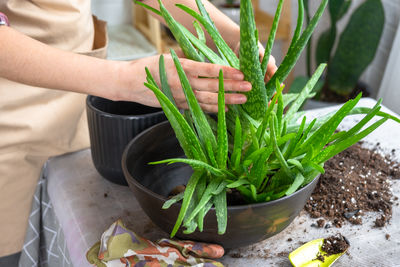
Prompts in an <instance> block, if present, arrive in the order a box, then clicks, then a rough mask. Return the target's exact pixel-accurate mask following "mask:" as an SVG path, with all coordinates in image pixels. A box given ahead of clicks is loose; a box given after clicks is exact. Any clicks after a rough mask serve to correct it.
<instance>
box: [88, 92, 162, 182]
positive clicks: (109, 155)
mask: <svg viewBox="0 0 400 267" xmlns="http://www.w3.org/2000/svg"><path fill="white" fill-rule="evenodd" d="M86 110H87V117H88V126H89V134H90V146H91V152H92V159H93V164H94V166H95V167H96V169H97V171H98V172H99V173H100V174H101V175H102V176H103V177H104V178H106V179H107V180H109V181H111V182H113V183H116V184H120V185H128V184H127V183H126V180H125V177H124V174H123V172H122V167H121V158H122V153H123V151H124V148H125V146H126V145H127V144H128V143H129V141H131V140H132V139H133V138H134V137H135V136H136V135H137V134H138V133H140V132H142V131H143V130H145V129H147V128H148V127H150V126H153V125H155V124H157V123H159V122H161V121H164V120H166V117H165V115H164V112H163V111H162V110H161V109H159V108H153V107H148V106H144V105H141V104H138V103H134V102H124V101H111V100H108V99H104V98H101V97H95V96H88V97H87V99H86Z"/></svg>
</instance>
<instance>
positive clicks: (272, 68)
mask: <svg viewBox="0 0 400 267" xmlns="http://www.w3.org/2000/svg"><path fill="white" fill-rule="evenodd" d="M277 69H278V67H277V66H276V61H275V58H274V57H273V56H270V57H269V60H268V65H267V73H266V75H265V81H269V80H270V79H271V78H272V76H273V75H274V74H275V72H276V70H277Z"/></svg>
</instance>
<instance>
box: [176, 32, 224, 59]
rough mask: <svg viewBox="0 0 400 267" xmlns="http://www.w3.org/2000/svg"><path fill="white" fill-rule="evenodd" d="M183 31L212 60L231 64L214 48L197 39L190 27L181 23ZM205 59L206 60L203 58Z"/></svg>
mask: <svg viewBox="0 0 400 267" xmlns="http://www.w3.org/2000/svg"><path fill="white" fill-rule="evenodd" d="M179 27H180V29H181V30H182V32H183V33H184V34H185V35H186V37H187V38H188V40H189V41H190V42H191V43H192V44H193V45H194V46H195V47H196V48H197V49H198V50H199V51H200V52H201V53H202V54H203V55H204V56H205V57H206V58H207V59H208V60H209V61H210V62H211V63H214V64H218V65H224V66H229V62H227V61H225V60H224V59H222V58H220V57H219V56H218V55H217V54H216V53H215V52H214V51H213V50H212V49H210V48H209V47H208V46H207V45H206V44H204V43H203V42H202V41H201V40H199V39H197V38H196V36H194V35H193V34H192V33H191V32H190V31H189V30H188V29H186V28H185V27H184V26H182V25H179ZM203 61H204V60H203Z"/></svg>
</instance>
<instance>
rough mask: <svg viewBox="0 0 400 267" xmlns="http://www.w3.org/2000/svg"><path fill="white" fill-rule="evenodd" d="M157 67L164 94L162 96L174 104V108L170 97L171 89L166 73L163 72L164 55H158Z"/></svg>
mask: <svg viewBox="0 0 400 267" xmlns="http://www.w3.org/2000/svg"><path fill="white" fill-rule="evenodd" d="M158 65H159V72H160V81H161V89H162V91H163V92H164V94H165V95H166V96H167V97H168V99H169V100H170V101H171V103H172V104H174V106H176V103H175V99H174V97H173V95H172V92H171V88H170V87H169V84H168V77H167V72H166V71H165V63H164V55H160V60H159V63H158Z"/></svg>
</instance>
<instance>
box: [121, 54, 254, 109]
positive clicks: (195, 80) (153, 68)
mask: <svg viewBox="0 0 400 267" xmlns="http://www.w3.org/2000/svg"><path fill="white" fill-rule="evenodd" d="M158 62H159V55H157V56H152V57H147V58H143V59H139V60H136V61H132V62H125V63H122V64H124V65H123V68H121V71H120V76H121V80H122V81H125V82H123V84H124V85H123V89H121V90H120V95H119V97H118V98H119V99H120V100H121V99H123V100H130V101H135V102H139V103H141V104H144V105H148V106H153V107H159V103H158V100H157V99H156V97H155V95H154V94H153V92H152V91H151V90H149V89H148V88H147V87H145V86H144V85H143V83H144V82H145V81H146V73H145V70H144V67H145V66H147V68H148V69H149V70H150V72H151V74H152V76H153V77H154V79H155V80H156V82H157V83H158V84H160V80H159V65H158ZM164 62H165V69H166V71H167V77H168V83H169V85H170V87H171V91H172V95H173V97H174V99H175V102H176V104H177V106H178V107H179V108H185V109H187V108H188V105H187V103H186V99H185V95H184V93H183V90H182V86H181V83H180V80H179V76H178V73H177V71H176V68H175V64H174V62H173V60H172V57H171V56H170V55H169V54H165V55H164ZM180 62H181V65H182V67H183V70H184V71H185V73H186V76H187V77H188V79H189V82H190V84H191V85H192V88H193V91H194V93H195V95H196V98H197V100H198V101H199V104H200V106H201V108H202V109H203V110H205V111H207V112H218V85H219V82H218V75H219V71H220V69H222V71H223V73H224V86H225V91H226V92H227V93H226V94H225V101H226V104H243V103H244V102H246V100H247V99H246V96H245V95H244V94H240V92H248V91H250V90H251V84H250V83H249V82H247V81H244V80H243V79H244V75H243V73H242V72H241V71H239V70H237V69H234V68H231V67H227V66H220V65H216V64H211V63H202V62H196V61H192V60H188V59H184V58H180ZM200 77H207V78H200Z"/></svg>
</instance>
